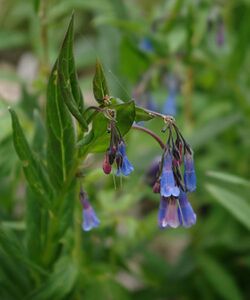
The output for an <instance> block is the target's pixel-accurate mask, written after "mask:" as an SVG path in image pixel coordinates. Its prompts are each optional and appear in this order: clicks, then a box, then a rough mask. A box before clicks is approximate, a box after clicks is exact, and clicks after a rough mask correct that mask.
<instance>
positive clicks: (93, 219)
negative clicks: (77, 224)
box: [80, 190, 100, 231]
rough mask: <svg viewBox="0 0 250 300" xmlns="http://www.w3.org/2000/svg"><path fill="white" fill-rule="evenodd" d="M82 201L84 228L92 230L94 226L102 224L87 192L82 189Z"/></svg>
mask: <svg viewBox="0 0 250 300" xmlns="http://www.w3.org/2000/svg"><path fill="white" fill-rule="evenodd" d="M80 201H81V204H82V206H83V210H82V216H83V222H82V229H83V230H84V231H90V230H91V229H92V228H95V227H98V226H99V224H100V220H99V219H98V217H97V216H96V213H95V211H94V209H93V207H92V206H91V204H90V203H89V200H88V198H87V195H86V193H85V192H83V191H82V190H81V192H80Z"/></svg>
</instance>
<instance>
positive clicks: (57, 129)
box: [46, 17, 81, 191]
mask: <svg viewBox="0 0 250 300" xmlns="http://www.w3.org/2000/svg"><path fill="white" fill-rule="evenodd" d="M72 28H73V17H72V19H71V21H70V24H69V29H68V31H67V34H66V37H65V40H64V43H63V46H62V48H61V52H60V54H59V59H58V60H57V61H56V63H55V65H54V67H53V69H52V71H51V75H50V78H49V83H48V89H47V106H46V112H47V118H46V124H47V131H48V144H47V161H48V170H49V175H50V179H51V182H52V183H53V185H54V187H55V188H56V189H57V190H58V191H60V190H61V189H62V187H63V186H64V184H65V183H66V181H67V180H71V178H69V177H70V176H72V174H71V173H72V168H73V167H74V162H75V154H76V153H75V130H74V126H73V120H72V117H71V115H70V113H69V111H68V109H67V107H66V104H67V103H68V101H70V102H71V104H72V105H74V107H75V105H76V104H78V109H79V111H80V110H81V104H80V102H79V99H80V98H77V97H80V96H79V94H78V92H79V89H77V86H76V83H75V81H74V79H72V78H75V77H74V76H73V77H72V76H71V77H70V75H69V74H72V72H73V73H74V69H72V64H73V55H69V53H71V50H72V48H71V45H70V43H72V38H71V36H72V31H73V29H72ZM67 53H68V55H67ZM73 65H74V64H73ZM59 72H61V73H60V74H61V77H60V76H59ZM62 74H63V75H62ZM74 74H75V73H74ZM67 75H68V77H67ZM62 77H65V78H69V79H68V80H69V81H70V82H71V84H70V87H71V91H72V95H74V97H73V96H72V97H71V99H70V100H66V98H65V93H64V91H65V86H64V84H63V82H62V81H61V79H60V78H62ZM72 82H73V83H74V84H72ZM67 87H68V88H69V85H67ZM67 90H68V89H67ZM77 95H78V96H77ZM72 98H74V100H75V102H73V100H72ZM65 100H66V101H65ZM65 103H66V104H65ZM73 103H75V104H73ZM68 108H69V105H68Z"/></svg>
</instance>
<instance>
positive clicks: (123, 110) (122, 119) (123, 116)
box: [115, 101, 135, 136]
mask: <svg viewBox="0 0 250 300" xmlns="http://www.w3.org/2000/svg"><path fill="white" fill-rule="evenodd" d="M115 110H116V121H117V127H118V128H119V130H120V132H121V135H122V136H124V135H125V134H126V133H127V132H128V131H129V129H130V128H131V126H132V125H133V122H134V120H135V103H134V101H130V102H126V103H123V104H118V105H115Z"/></svg>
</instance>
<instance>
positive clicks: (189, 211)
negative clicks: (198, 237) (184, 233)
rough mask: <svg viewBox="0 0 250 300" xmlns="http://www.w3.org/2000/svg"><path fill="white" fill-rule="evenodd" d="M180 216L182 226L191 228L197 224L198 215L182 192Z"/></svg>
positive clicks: (179, 208)
mask: <svg viewBox="0 0 250 300" xmlns="http://www.w3.org/2000/svg"><path fill="white" fill-rule="evenodd" d="M178 216H179V220H180V224H181V225H182V226H184V227H191V226H192V225H194V224H195V223H196V214H195V213H194V211H193V208H192V206H191V204H190V203H189V201H188V198H187V194H186V193H184V192H183V191H180V196H179V207H178Z"/></svg>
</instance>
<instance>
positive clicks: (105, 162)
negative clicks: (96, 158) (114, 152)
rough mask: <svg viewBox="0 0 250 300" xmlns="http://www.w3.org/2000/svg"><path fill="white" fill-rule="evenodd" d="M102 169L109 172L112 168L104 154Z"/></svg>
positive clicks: (106, 172)
mask: <svg viewBox="0 0 250 300" xmlns="http://www.w3.org/2000/svg"><path fill="white" fill-rule="evenodd" d="M102 169H103V172H104V173H105V174H110V172H111V170H112V166H111V164H110V163H109V159H108V156H107V155H105V157H104V160H103V164H102Z"/></svg>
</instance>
